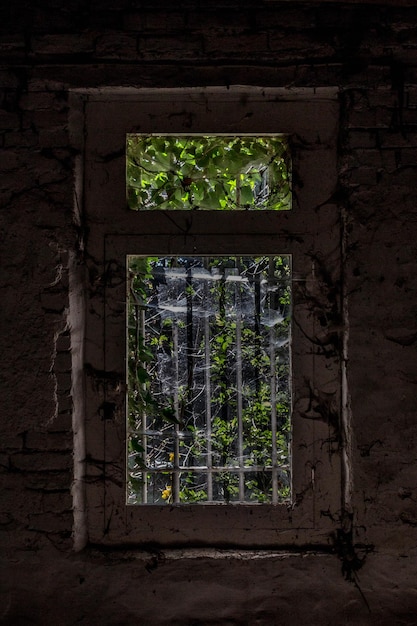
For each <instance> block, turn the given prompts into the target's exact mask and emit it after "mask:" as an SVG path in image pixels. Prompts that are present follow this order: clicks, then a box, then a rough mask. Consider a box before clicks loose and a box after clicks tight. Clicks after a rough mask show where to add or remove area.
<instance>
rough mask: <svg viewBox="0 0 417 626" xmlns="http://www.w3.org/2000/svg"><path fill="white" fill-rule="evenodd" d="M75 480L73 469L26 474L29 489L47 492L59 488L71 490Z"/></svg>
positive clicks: (25, 478)
mask: <svg viewBox="0 0 417 626" xmlns="http://www.w3.org/2000/svg"><path fill="white" fill-rule="evenodd" d="M72 481H73V474H72V470H67V471H60V472H43V473H30V474H24V484H25V485H26V487H27V489H30V490H35V491H43V492H45V493H47V492H50V491H57V490H64V491H65V490H68V491H69V490H70V489H71V485H72Z"/></svg>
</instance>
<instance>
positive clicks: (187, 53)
mask: <svg viewBox="0 0 417 626" xmlns="http://www.w3.org/2000/svg"><path fill="white" fill-rule="evenodd" d="M202 49H203V43H202V39H201V38H200V37H183V38H181V37H178V38H177V37H145V36H144V37H140V38H139V40H138V51H139V56H140V57H142V58H156V59H158V60H162V59H167V58H169V59H171V58H174V59H179V58H187V59H188V58H191V59H193V58H196V57H199V56H201V55H202Z"/></svg>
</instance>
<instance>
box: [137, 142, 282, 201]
mask: <svg viewBox="0 0 417 626" xmlns="http://www.w3.org/2000/svg"><path fill="white" fill-rule="evenodd" d="M126 183H127V200H128V205H129V207H130V208H131V209H134V210H189V209H191V210H197V209H199V210H219V211H224V210H265V209H267V210H273V211H277V210H285V209H290V208H291V193H290V186H291V159H290V154H289V148H288V144H287V141H286V139H285V138H284V137H279V136H278V137H269V136H266V137H247V136H243V137H236V136H233V137H227V136H199V137H195V136H183V137H173V136H155V135H134V134H129V135H128V136H127V158H126Z"/></svg>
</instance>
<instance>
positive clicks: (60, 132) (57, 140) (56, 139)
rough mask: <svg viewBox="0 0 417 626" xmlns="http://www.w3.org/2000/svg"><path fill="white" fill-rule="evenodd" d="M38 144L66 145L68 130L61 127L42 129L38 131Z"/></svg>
mask: <svg viewBox="0 0 417 626" xmlns="http://www.w3.org/2000/svg"><path fill="white" fill-rule="evenodd" d="M39 145H40V146H41V147H42V148H59V147H63V146H67V145H68V132H67V131H66V130H65V129H62V128H54V129H53V130H46V129H43V130H41V131H40V133H39Z"/></svg>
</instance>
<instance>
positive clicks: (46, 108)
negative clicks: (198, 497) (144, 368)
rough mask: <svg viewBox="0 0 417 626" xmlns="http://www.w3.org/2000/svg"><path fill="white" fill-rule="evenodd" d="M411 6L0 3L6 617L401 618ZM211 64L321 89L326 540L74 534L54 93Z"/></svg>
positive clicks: (66, 198) (266, 80) (64, 163)
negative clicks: (335, 386)
mask: <svg viewBox="0 0 417 626" xmlns="http://www.w3.org/2000/svg"><path fill="white" fill-rule="evenodd" d="M412 4H413V2H402V1H398V2H396V3H395V2H386V3H383V2H381V3H378V2H372V3H369V4H368V3H356V2H345V3H343V2H318V1H314V2H313V1H312V2H305V3H304V2H299V1H297V2H287V1H279V0H276V1H271V0H264V1H261V0H259V1H258V2H252V1H249V0H245V1H244V2H237V1H235V0H216V1H215V0H208V1H207V2H205V3H203V2H194V1H193V2H191V1H180V0H179V1H177V2H175V3H171V2H167V1H163V0H154V1H153V2H139V0H137V1H136V2H135V1H134V0H130V1H129V0H124V1H123V0H112V1H111V2H110V1H108V0H101V1H100V2H96V1H95V0H91V1H90V2H85V1H84V2H81V1H78V0H67V1H66V2H65V3H63V2H61V1H60V0H49V1H41V0H39V1H38V2H35V3H30V2H25V1H23V0H16V1H15V2H13V3H11V2H9V3H4V4H3V5H2V6H1V7H0V145H1V152H0V171H1V174H2V184H1V187H0V203H1V229H2V230H1V232H2V260H1V274H0V281H1V282H0V286H1V294H2V295H1V307H0V308H1V316H2V318H1V326H0V327H1V331H2V332H1V353H2V367H1V376H2V408H1V412H0V415H1V420H0V431H1V435H0V441H1V448H2V452H1V454H0V470H1V482H2V496H1V501H0V541H1V544H2V546H3V547H4V556H5V558H4V567H3V570H2V574H3V592H2V593H3V599H2V602H1V609H0V615H1V616H2V619H3V621H4V623H7V624H27V623H35V624H49V623H59V624H75V623H78V622H81V623H84V624H92V625H93V624H98V623H100V624H139V623H141V624H146V625H147V624H152V625H154V624H155V625H157V624H178V625H183V624H189V625H190V626H191V624H201V625H203V624H219V625H220V624H221V625H223V624H230V625H231V624H266V625H269V624H281V623H292V624H312V625H313V624H319V623H320V624H334V623H337V624H357V625H358V626H359V625H364V624H374V623H378V624H386V625H388V624H389V625H391V624H407V625H408V624H410V625H411V624H415V623H416V621H417V617H416V615H417V597H416V595H415V589H414V587H415V584H414V581H415V575H416V566H415V562H416V561H415V556H416V553H415V550H416V548H415V546H416V539H417V537H416V533H417V531H416V528H417V506H416V479H417V470H416V467H415V466H416V453H415V443H416V437H417V424H416V406H417V386H416V380H417V379H416V373H415V372H416V365H415V364H416V343H417V323H416V322H417V296H416V293H417V278H416V277H417V243H416V242H417V219H416V208H415V195H416V191H417V189H416V187H417V184H416V181H417V177H416V166H417V44H416V41H417V40H416V34H417V8H416V7H415V6H414V7H413V6H412ZM231 84H249V85H261V86H283V87H314V86H317V87H319V86H320V87H322V86H327V85H329V86H338V87H340V103H341V132H340V138H339V163H338V167H339V173H340V189H339V196H340V197H339V201H340V204H341V207H342V208H343V211H344V213H345V216H346V232H345V250H346V264H345V272H344V281H345V284H344V288H345V290H346V293H347V294H348V314H349V325H350V335H349V361H348V383H349V391H350V394H351V395H350V406H351V414H352V426H353V441H352V461H353V527H352V529H351V528H350V527H349V528H348V529H347V532H345V534H341V537H344V539H343V541H339V542H337V541H335V545H334V550H333V554H331V553H326V554H317V553H314V550H313V547H309V549H306V551H305V552H304V553H303V554H298V553H294V554H290V553H287V554H284V553H279V554H257V555H256V554H255V555H253V554H252V555H249V556H251V558H247V555H246V556H245V555H243V554H242V555H234V557H233V558H232V557H231V555H224V554H219V553H211V554H206V555H202V554H194V553H193V554H187V555H185V556H184V555H182V558H180V557H181V555H179V554H177V553H169V552H168V553H167V554H164V555H162V554H159V553H158V554H148V553H140V554H139V553H137V552H135V551H133V552H132V551H130V552H123V553H121V552H119V553H104V552H102V551H100V550H98V549H96V548H94V549H93V548H92V547H89V548H88V549H87V550H85V551H84V552H83V553H81V554H74V553H73V552H72V539H71V534H72V512H71V509H72V499H71V485H72V476H73V473H72V467H73V459H72V430H71V423H72V415H71V407H72V403H71V397H70V391H71V358H70V335H69V327H68V306H69V305H68V253H69V252H70V251H74V250H75V251H76V252H77V251H78V249H79V247H80V243H81V240H82V236H83V233H84V231H83V228H84V226H85V225H84V224H83V223H82V221H81V222H80V221H79V220H77V219H76V209H75V208H74V193H73V187H74V159H75V157H76V154H75V151H74V149H73V148H71V147H70V141H69V137H68V128H69V124H68V115H69V112H70V109H69V99H68V92H69V90H71V89H74V88H98V87H109V86H131V87H181V86H203V85H231ZM87 226H88V225H87ZM350 531H352V534H350ZM226 557H227V558H226ZM365 557H366V558H365ZM362 559H365V560H364V561H363V564H362V567H361V569H358V571H357V572H356V573H355V574H353V570H354V569H355V565H356V566H358V565H360V564H361V563H362ZM342 570H343V571H342ZM349 573H350V574H351V575H352V576H351V578H352V577H353V581H354V582H353V583H352V582H349V581H347V580H345V577H344V574H349Z"/></svg>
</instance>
